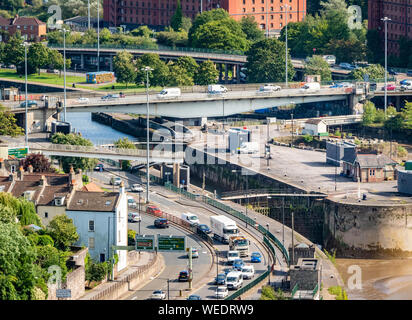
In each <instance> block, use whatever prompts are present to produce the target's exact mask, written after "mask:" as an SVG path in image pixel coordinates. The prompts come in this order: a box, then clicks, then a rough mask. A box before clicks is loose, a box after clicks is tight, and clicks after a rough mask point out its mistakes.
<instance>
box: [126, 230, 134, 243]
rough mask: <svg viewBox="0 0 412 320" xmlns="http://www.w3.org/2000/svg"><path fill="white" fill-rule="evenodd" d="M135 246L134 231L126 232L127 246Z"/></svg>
mask: <svg viewBox="0 0 412 320" xmlns="http://www.w3.org/2000/svg"><path fill="white" fill-rule="evenodd" d="M135 244H136V231H134V230H132V229H128V230H127V245H128V246H134V245H135Z"/></svg>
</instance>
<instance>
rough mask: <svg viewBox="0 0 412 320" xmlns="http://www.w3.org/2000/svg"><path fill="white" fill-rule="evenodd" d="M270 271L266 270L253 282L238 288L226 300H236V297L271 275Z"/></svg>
mask: <svg viewBox="0 0 412 320" xmlns="http://www.w3.org/2000/svg"><path fill="white" fill-rule="evenodd" d="M269 273H270V271H269V270H266V271H265V272H264V273H262V274H261V275H260V276H259V277H257V278H256V279H254V280H253V281H252V282H250V283H248V284H247V285H245V286H244V287H243V288H240V289H239V290H236V292H234V293H232V294H231V295H230V296H227V297H226V298H225V300H234V299H236V298H238V297H239V296H241V295H242V294H244V293H245V292H247V291H249V290H250V289H252V288H253V287H254V286H256V285H257V284H259V283H260V282H261V281H263V280H264V279H265V278H266V277H267V276H268V275H269Z"/></svg>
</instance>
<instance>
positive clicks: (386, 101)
mask: <svg viewBox="0 0 412 320" xmlns="http://www.w3.org/2000/svg"><path fill="white" fill-rule="evenodd" d="M381 20H382V21H383V22H384V23H385V98H384V100H385V102H384V105H385V118H386V106H387V104H388V96H387V94H388V92H387V90H388V89H387V85H388V84H387V82H388V21H392V19H391V18H388V17H384V18H382V19H381Z"/></svg>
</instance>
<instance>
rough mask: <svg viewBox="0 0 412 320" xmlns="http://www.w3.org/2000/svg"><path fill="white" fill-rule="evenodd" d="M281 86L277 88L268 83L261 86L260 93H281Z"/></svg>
mask: <svg viewBox="0 0 412 320" xmlns="http://www.w3.org/2000/svg"><path fill="white" fill-rule="evenodd" d="M280 89H281V87H280V86H275V85H273V84H270V83H266V84H265V85H263V86H261V87H260V89H259V91H261V92H273V91H280Z"/></svg>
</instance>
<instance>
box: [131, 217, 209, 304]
mask: <svg viewBox="0 0 412 320" xmlns="http://www.w3.org/2000/svg"><path fill="white" fill-rule="evenodd" d="M155 219H156V218H155V217H152V216H149V215H146V214H143V215H142V222H141V225H140V228H141V234H148V235H149V234H151V235H157V234H161V235H171V234H173V235H176V236H186V246H187V247H190V246H192V247H195V248H197V249H198V251H199V258H195V259H192V266H193V282H192V285H193V286H195V285H196V281H197V280H200V279H202V278H203V277H204V276H205V274H206V273H207V272H208V271H209V268H210V265H211V262H212V258H211V256H210V253H209V251H208V249H207V247H206V246H205V245H204V244H203V243H202V241H200V240H198V239H197V238H195V237H194V236H193V235H191V234H188V233H186V232H184V231H183V230H181V229H180V228H177V227H174V226H173V225H171V226H170V227H169V228H166V229H157V228H155V227H154V226H153V223H154V220H155ZM138 225H139V223H129V225H128V227H129V229H132V230H135V231H137V232H138V230H139V226H138ZM159 254H162V255H163V257H164V260H165V264H166V268H165V269H164V271H163V272H162V273H161V274H160V275H159V276H158V277H156V278H154V279H153V280H152V281H150V282H149V283H148V284H146V285H145V286H144V287H143V288H141V289H140V290H138V291H137V292H136V293H134V294H133V295H131V296H130V297H129V298H128V299H132V300H144V299H148V298H150V296H151V294H152V292H153V291H154V290H159V289H162V290H164V291H165V292H167V279H170V280H171V282H170V283H169V289H170V297H171V299H175V298H177V297H178V296H179V293H180V290H184V289H187V288H188V283H186V282H180V283H179V282H178V281H177V278H178V275H179V272H180V271H183V270H187V268H188V262H189V259H188V258H187V253H186V252H184V253H183V252H179V253H176V252H161V253H159Z"/></svg>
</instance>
